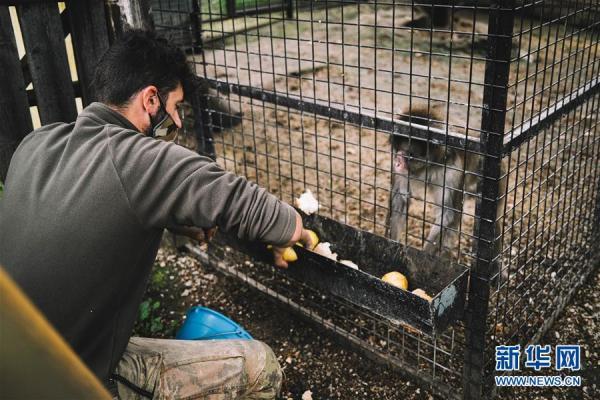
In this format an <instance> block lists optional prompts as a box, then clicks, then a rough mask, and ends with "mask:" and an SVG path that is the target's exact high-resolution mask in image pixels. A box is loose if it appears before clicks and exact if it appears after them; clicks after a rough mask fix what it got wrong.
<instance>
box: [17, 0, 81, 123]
mask: <svg viewBox="0 0 600 400" xmlns="http://www.w3.org/2000/svg"><path fill="white" fill-rule="evenodd" d="M17 11H18V13H19V20H20V22H21V30H22V32H23V39H24V42H25V49H26V51H27V59H28V62H29V71H30V72H31V79H32V81H33V88H34V90H35V95H36V98H37V104H38V109H39V113H40V120H41V122H42V124H43V125H46V124H49V123H52V122H59V121H60V122H71V121H74V120H75V118H77V108H76V106H75V91H74V90H73V82H72V80H71V74H70V70H69V62H68V61H67V51H66V49H65V39H64V32H63V28H62V22H61V18H60V15H59V13H58V6H57V4H56V3H34V4H23V5H20V6H18V7H17Z"/></svg>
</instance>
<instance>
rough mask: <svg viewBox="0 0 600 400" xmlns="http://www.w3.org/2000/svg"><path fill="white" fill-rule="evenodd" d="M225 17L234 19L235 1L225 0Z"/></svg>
mask: <svg viewBox="0 0 600 400" xmlns="http://www.w3.org/2000/svg"><path fill="white" fill-rule="evenodd" d="M227 15H228V16H229V17H231V18H233V17H235V0H227Z"/></svg>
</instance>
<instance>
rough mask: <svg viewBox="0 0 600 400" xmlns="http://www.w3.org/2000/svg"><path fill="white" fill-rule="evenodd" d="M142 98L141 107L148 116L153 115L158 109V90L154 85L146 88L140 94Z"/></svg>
mask: <svg viewBox="0 0 600 400" xmlns="http://www.w3.org/2000/svg"><path fill="white" fill-rule="evenodd" d="M140 95H141V98H142V105H143V107H144V108H145V109H146V112H147V113H149V114H154V113H156V112H157V111H158V109H159V107H160V101H159V100H158V89H157V88H156V86H154V85H150V86H146V87H145V88H143V89H142V90H141V92H140Z"/></svg>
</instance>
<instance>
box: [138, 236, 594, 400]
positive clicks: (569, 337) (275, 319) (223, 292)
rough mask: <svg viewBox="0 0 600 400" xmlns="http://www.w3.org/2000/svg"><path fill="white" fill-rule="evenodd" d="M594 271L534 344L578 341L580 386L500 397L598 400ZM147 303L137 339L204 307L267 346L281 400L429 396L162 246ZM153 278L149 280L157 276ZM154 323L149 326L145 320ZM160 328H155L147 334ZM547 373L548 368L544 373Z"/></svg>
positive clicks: (171, 327)
mask: <svg viewBox="0 0 600 400" xmlns="http://www.w3.org/2000/svg"><path fill="white" fill-rule="evenodd" d="M599 272H600V270H599V269H598V268H596V272H595V273H593V274H592V276H591V277H590V279H588V281H587V283H586V284H585V285H583V286H582V287H581V288H580V290H579V291H578V293H577V295H576V296H575V297H574V299H573V301H572V302H571V304H569V305H568V306H567V307H566V309H565V311H564V312H563V313H562V314H561V316H560V317H559V319H558V320H557V322H556V323H555V324H554V326H553V327H552V328H551V329H550V330H549V331H548V332H547V333H546V335H544V337H543V338H542V339H541V340H540V343H541V344H550V345H555V344H565V343H572V344H581V345H582V348H583V350H582V357H583V360H582V366H583V368H582V371H580V373H579V375H581V376H582V379H583V384H582V385H583V386H582V387H581V388H578V389H568V390H566V389H550V388H546V389H541V388H540V389H531V388H528V389H519V390H515V391H511V392H502V397H505V396H509V395H510V396H511V398H515V399H553V400H563V399H565V400H566V399H597V398H599V396H600V379H599V377H600V273H599ZM153 276H154V277H153V279H152V282H151V284H150V286H149V288H148V291H147V293H146V300H147V301H148V302H149V303H155V302H157V301H158V302H159V303H160V305H159V306H158V307H157V308H155V309H153V310H152V311H151V313H150V314H151V315H150V316H149V317H148V316H147V317H146V318H144V319H142V318H140V320H139V321H138V325H137V332H136V333H137V334H138V335H146V336H153V337H173V336H174V334H175V330H176V327H178V326H180V324H181V323H182V321H183V316H184V315H185V311H186V310H187V309H188V308H189V307H191V306H194V305H203V306H206V307H210V308H213V309H215V310H217V311H220V312H222V313H224V314H226V315H227V316H229V317H231V318H232V319H234V320H235V321H237V322H238V323H240V324H241V325H242V326H244V327H245V328H246V329H247V330H248V331H249V332H250V333H251V335H253V337H255V338H256V339H260V340H263V341H264V342H266V343H267V344H268V345H269V346H271V347H272V349H273V350H274V352H275V354H276V355H277V357H278V360H279V362H280V364H281V365H282V367H283V370H284V373H285V379H284V384H283V391H282V396H281V399H294V400H300V399H301V398H302V396H303V394H304V393H305V392H306V391H307V390H310V391H311V392H312V398H313V399H344V400H345V399H390V400H392V399H398V400H400V399H432V398H433V394H432V392H431V391H428V390H424V389H422V388H419V387H418V386H416V385H415V383H414V382H411V381H410V380H408V379H405V378H404V377H402V375H400V374H398V373H396V372H394V371H393V370H391V369H389V368H386V367H385V366H381V365H379V364H376V363H374V362H372V361H370V360H368V359H366V358H364V357H363V356H361V355H360V354H358V353H356V352H355V351H353V350H352V349H351V348H349V347H347V346H346V345H345V344H343V343H340V342H339V341H338V340H336V338H335V337H333V336H331V335H329V334H326V333H324V332H323V330H322V329H319V327H317V326H316V325H315V324H313V323H309V322H307V321H306V320H304V319H302V318H300V317H298V316H297V315H296V314H294V313H291V312H290V310H289V308H287V307H285V306H282V305H281V304H280V303H275V302H273V301H272V300H270V299H268V298H266V297H265V296H263V295H260V294H258V293H257V292H256V291H254V290H252V289H250V288H249V287H248V286H246V285H245V284H243V283H241V282H240V281H239V280H237V279H233V278H229V277H225V276H223V275H221V274H219V273H217V272H216V271H213V270H211V269H210V268H208V267H206V266H204V265H201V264H200V263H199V262H198V261H197V260H196V259H194V258H192V257H189V256H188V255H187V254H183V253H177V252H176V251H175V250H174V248H173V247H172V246H171V245H169V244H167V243H166V245H165V246H163V248H162V249H161V250H160V252H159V255H158V258H157V261H156V265H155V269H154V275H153ZM157 276H158V277H159V278H156V277H157ZM149 321H153V323H149ZM155 324H159V325H160V326H161V330H160V331H159V332H157V331H153V330H152V326H153V325H155ZM544 373H547V374H554V372H553V371H548V372H544ZM303 400H305V399H303Z"/></svg>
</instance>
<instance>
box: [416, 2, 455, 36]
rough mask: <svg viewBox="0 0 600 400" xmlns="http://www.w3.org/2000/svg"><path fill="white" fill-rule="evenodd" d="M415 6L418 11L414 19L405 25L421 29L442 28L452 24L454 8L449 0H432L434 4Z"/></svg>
mask: <svg viewBox="0 0 600 400" xmlns="http://www.w3.org/2000/svg"><path fill="white" fill-rule="evenodd" d="M414 8H415V11H417V12H416V13H415V14H416V15H415V17H414V19H411V20H410V21H408V22H406V23H405V24H404V26H406V27H410V28H419V29H430V28H440V29H441V28H448V27H449V26H450V20H451V18H452V10H451V7H450V1H449V0H437V1H435V4H434V2H432V4H423V5H418V6H414ZM412 13H413V12H411V14H412ZM419 14H420V15H419Z"/></svg>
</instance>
